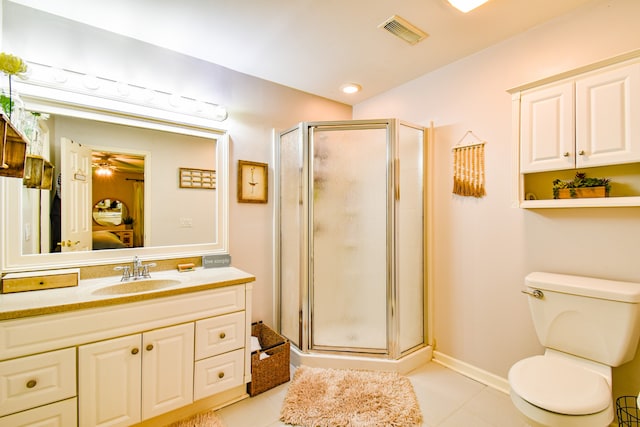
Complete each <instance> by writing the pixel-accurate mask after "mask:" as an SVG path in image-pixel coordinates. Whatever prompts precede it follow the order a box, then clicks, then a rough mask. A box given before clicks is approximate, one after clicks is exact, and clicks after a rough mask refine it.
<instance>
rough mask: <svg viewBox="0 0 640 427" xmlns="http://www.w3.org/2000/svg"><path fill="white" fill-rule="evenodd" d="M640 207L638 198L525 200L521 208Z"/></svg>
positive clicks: (521, 203)
mask: <svg viewBox="0 0 640 427" xmlns="http://www.w3.org/2000/svg"><path fill="white" fill-rule="evenodd" d="M633 206H640V196H637V197H602V198H592V199H549V200H524V201H522V202H520V207H521V208H526V209H543V208H544V209H546V208H606V207H609V208H614V207H633Z"/></svg>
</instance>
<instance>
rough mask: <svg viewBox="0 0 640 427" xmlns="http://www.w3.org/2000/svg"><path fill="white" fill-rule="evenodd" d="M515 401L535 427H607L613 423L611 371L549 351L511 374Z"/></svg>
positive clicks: (521, 364) (534, 357)
mask: <svg viewBox="0 0 640 427" xmlns="http://www.w3.org/2000/svg"><path fill="white" fill-rule="evenodd" d="M509 384H510V386H511V392H510V395H511V400H512V402H513V403H514V405H515V406H516V408H518V410H519V411H520V412H521V413H522V414H523V415H524V417H525V418H526V419H527V421H528V422H529V424H531V425H533V426H554V427H555V426H567V427H574V426H575V427H603V426H606V425H608V424H609V423H610V422H611V420H612V419H613V413H614V409H613V400H612V398H611V368H610V367H608V366H604V365H599V366H598V365H597V364H595V363H593V362H590V361H581V360H578V359H577V358H575V357H573V356H571V355H562V354H558V353H556V352H554V351H553V350H547V351H546V352H545V355H544V356H533V357H529V358H527V359H523V360H520V361H519V362H517V363H516V364H514V365H513V367H512V368H511V369H510V370H509Z"/></svg>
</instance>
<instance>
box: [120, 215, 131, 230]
mask: <svg viewBox="0 0 640 427" xmlns="http://www.w3.org/2000/svg"><path fill="white" fill-rule="evenodd" d="M122 223H123V224H124V228H126V229H127V230H130V229H132V228H133V217H130V216H125V217H124V218H122Z"/></svg>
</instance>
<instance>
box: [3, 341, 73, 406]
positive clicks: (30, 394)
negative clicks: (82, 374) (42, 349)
mask: <svg viewBox="0 0 640 427" xmlns="http://www.w3.org/2000/svg"><path fill="white" fill-rule="evenodd" d="M0 390H2V393H0V416H2V415H7V414H12V413H14V412H18V411H24V410H25V409H30V408H34V407H36V406H40V405H45V404H47V403H51V402H55V401H58V400H63V399H67V398H69V397H73V396H75V395H76V351H75V348H67V349H64V350H58V351H52V352H49V353H43V354H38V355H35V356H28V357H22V358H20V359H13V360H7V361H5V362H1V363H0Z"/></svg>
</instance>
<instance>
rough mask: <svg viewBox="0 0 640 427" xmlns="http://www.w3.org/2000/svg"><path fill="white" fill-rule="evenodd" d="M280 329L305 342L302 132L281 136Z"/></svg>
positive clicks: (299, 343)
mask: <svg viewBox="0 0 640 427" xmlns="http://www.w3.org/2000/svg"><path fill="white" fill-rule="evenodd" d="M279 153H280V170H279V173H280V176H279V180H280V187H279V188H280V195H279V196H280V197H279V204H280V218H281V220H280V236H279V238H280V241H279V247H280V257H279V259H280V269H279V271H280V332H281V333H282V335H284V336H285V337H287V338H288V339H289V341H291V342H292V343H294V344H295V345H296V346H298V347H300V346H301V337H300V336H301V333H302V331H301V329H300V328H301V326H302V325H300V321H301V317H302V316H301V310H302V307H301V305H302V291H301V289H302V284H303V283H304V280H303V277H302V265H303V264H302V255H301V254H302V253H304V251H303V250H302V231H303V230H304V227H303V224H302V181H301V179H302V133H301V131H300V129H299V128H296V129H294V130H291V131H289V132H287V133H284V134H282V135H281V136H280V150H279Z"/></svg>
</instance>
